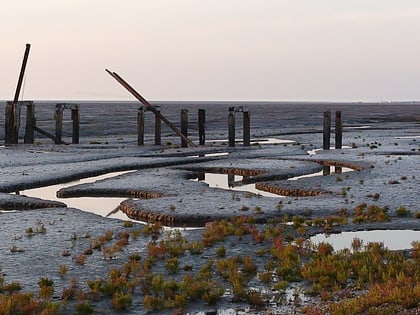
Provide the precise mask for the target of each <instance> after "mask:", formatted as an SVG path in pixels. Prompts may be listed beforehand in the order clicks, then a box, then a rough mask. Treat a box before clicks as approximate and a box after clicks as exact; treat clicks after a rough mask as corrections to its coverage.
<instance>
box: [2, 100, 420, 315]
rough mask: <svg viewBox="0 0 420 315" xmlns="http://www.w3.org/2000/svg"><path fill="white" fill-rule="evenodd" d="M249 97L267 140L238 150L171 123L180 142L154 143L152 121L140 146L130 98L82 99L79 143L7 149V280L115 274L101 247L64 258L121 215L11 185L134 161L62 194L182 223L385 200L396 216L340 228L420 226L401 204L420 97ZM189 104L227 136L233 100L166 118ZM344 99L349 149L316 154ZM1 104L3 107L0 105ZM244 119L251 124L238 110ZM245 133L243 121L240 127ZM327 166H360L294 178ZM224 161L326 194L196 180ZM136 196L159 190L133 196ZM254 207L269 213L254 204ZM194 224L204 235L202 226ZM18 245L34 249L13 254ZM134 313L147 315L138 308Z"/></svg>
mask: <svg viewBox="0 0 420 315" xmlns="http://www.w3.org/2000/svg"><path fill="white" fill-rule="evenodd" d="M241 105H243V104H241ZM245 105H246V106H247V107H248V108H249V110H250V113H251V121H252V132H251V134H252V138H255V139H256V140H257V141H258V140H259V144H255V143H254V145H252V146H251V147H248V148H246V147H243V146H242V145H241V144H240V143H238V144H237V146H236V147H235V148H228V147H227V145H226V143H224V142H213V141H210V140H208V141H207V145H206V146H204V147H197V148H187V149H181V148H179V145H178V143H179V140H178V139H177V138H176V137H174V136H173V134H172V133H171V132H170V131H164V134H163V138H162V143H164V144H169V143H170V145H164V146H162V147H156V146H153V145H151V143H152V141H153V140H152V139H153V135H152V134H151V131H150V130H149V129H146V132H148V133H147V137H146V139H147V143H146V146H144V147H138V146H136V135H135V115H136V109H135V108H136V105H133V103H131V104H120V106H121V108H120V109H121V110H118V111H116V110H115V111H114V112H112V111H110V110H109V108H110V105H103V104H102V105H101V104H99V105H98V104H84V105H83V104H82V106H81V115H82V116H81V117H82V120H81V121H82V125H81V143H80V144H79V145H68V146H66V145H60V146H58V145H53V144H51V141H50V140H48V139H42V138H40V139H37V143H36V144H34V145H23V144H19V145H17V146H8V147H0V209H2V210H4V211H2V212H1V213H0V224H1V225H2V228H1V230H0V237H1V239H2V240H3V241H2V243H1V246H0V257H1V262H0V269H1V270H2V272H3V273H4V274H5V278H6V280H7V281H20V282H21V283H23V284H24V289H25V290H29V291H31V290H32V291H34V290H36V283H37V281H38V279H39V277H40V276H48V277H50V278H53V279H54V280H55V281H56V283H57V285H58V289H60V288H63V287H65V285H66V283H68V279H70V277H76V278H77V279H79V281H80V282H81V283H83V281H84V280H85V279H87V278H88V277H90V278H92V277H93V276H95V275H98V276H100V275H103V274H105V273H106V271H107V270H109V269H110V268H112V266H113V264H114V263H117V262H118V261H117V260H115V261H114V260H111V261H109V260H104V259H101V257H100V254H95V255H93V256H91V257H89V263H88V264H86V265H85V266H83V267H80V266H79V265H77V264H75V263H74V260H72V257H63V256H61V253H62V252H63V250H66V249H67V250H70V251H71V253H72V255H73V257H74V255H76V254H77V253H79V252H81V251H82V249H83V248H84V247H86V246H88V243H89V241H88V238H86V237H84V236H86V235H92V236H95V235H100V234H102V233H104V231H106V230H113V231H119V230H123V229H124V228H123V226H122V222H121V221H119V220H116V219H109V218H103V217H101V216H98V215H95V214H92V213H88V212H84V211H79V210H77V209H72V208H66V207H65V205H64V204H65V203H66V199H65V198H62V199H61V202H63V203H64V204H59V203H57V202H56V201H46V200H38V199H35V198H28V197H25V196H22V195H14V194H10V193H13V192H15V191H22V190H25V189H29V188H35V187H41V186H46V185H50V184H54V183H60V182H68V181H71V180H74V179H79V178H85V177H90V176H94V175H100V174H106V173H108V172H114V171H124V170H136V172H132V173H129V174H125V175H121V176H118V177H115V178H110V179H104V180H100V181H97V182H95V183H91V184H83V185H77V184H76V185H74V186H72V187H69V188H66V189H63V190H61V191H60V193H59V194H60V195H61V196H63V197H69V196H77V197H79V196H106V195H113V196H119V197H123V198H127V200H126V201H124V202H123V205H124V206H125V209H127V208H129V209H130V210H132V211H134V212H137V213H143V218H144V215H146V218H148V219H156V218H165V220H166V221H165V222H169V223H170V224H172V225H174V226H181V227H184V226H202V225H204V224H205V223H206V222H209V221H212V220H214V219H219V218H229V217H230V216H232V215H249V216H253V217H256V218H257V219H258V221H259V222H261V223H264V222H265V221H266V220H269V219H271V218H278V217H279V216H284V215H285V214H288V215H290V216H293V215H301V214H305V215H306V216H308V217H312V218H316V217H326V216H328V215H334V214H337V211H338V210H339V209H343V208H345V209H347V210H348V211H352V210H353V209H354V208H355V206H356V205H358V204H361V203H367V204H376V205H379V206H381V207H383V206H387V207H388V208H389V212H388V213H389V215H390V216H391V218H392V220H391V221H390V222H386V223H369V224H357V225H355V224H348V225H345V226H340V227H339V228H337V231H339V230H348V231H350V230H366V229H379V228H380V229H411V230H417V231H419V230H420V221H419V220H418V219H413V218H412V217H399V216H397V214H396V209H397V208H398V207H401V206H403V207H405V208H406V209H408V210H409V211H410V212H411V213H415V212H418V211H419V210H420V209H419V194H418V191H419V187H420V185H419V184H420V159H419V155H420V132H419V130H420V128H419V126H420V105H401V104H399V105H398V104H395V105H389V104H388V105H381V104H375V105H368V104H365V105H360V104H359V105H357V104H356V105H355V104H351V105H348V104H340V105H338V106H336V105H331V104H327V105H320V104H317V105H314V104H306V105H300V106H296V105H294V106H291V105H286V104H283V105H278V106H277V107H276V106H274V105H273V104H266V105H265V107H264V106H257V105H255V104H245ZM3 106H4V104H3ZM48 106H50V107H49V108H50V109H51V108H52V106H51V104H47V105H45V106H44V107H42V106H40V109H39V111H38V110H37V113H39V114H38V115H39V117H40V118H39V125H40V126H42V125H45V126H52V125H53V123H52V118H51V117H50V116H49V114H52V113H50V111H49V110H48ZM182 107H185V108H190V113H191V114H190V115H191V116H193V115H195V114H194V113H195V111H196V109H197V108H199V107H204V108H206V109H207V110H208V116H209V117H208V119H207V131H206V133H207V139H226V133H227V128H226V126H225V118H227V115H226V113H227V107H228V105H222V104H216V105H214V104H204V106H203V104H200V105H197V104H189V103H186V104H177V105H171V106H169V105H168V104H163V111H162V112H163V113H164V114H165V112H167V115H168V117H170V119H172V120H173V121H176V119H177V117H178V115H179V111H178V109H179V108H182ZM112 108H114V107H112ZM335 108H340V109H342V110H343V117H344V130H345V132H344V136H343V145H344V146H345V148H344V149H341V150H326V151H322V150H321V151H316V154H311V155H310V154H308V152H309V151H311V150H315V149H320V148H321V147H322V134H321V133H320V131H321V130H322V113H323V110H325V109H335ZM0 112H4V108H2V107H1V106H0ZM149 114H150V115H149V116H151V115H152V114H151V113H149ZM237 117H238V124H239V125H241V119H240V118H241V117H240V113H238V114H237ZM131 118H133V121H131ZM194 119H195V118H194V117H192V118H191V121H190V124H191V126H190V130H191V132H190V133H191V138H192V139H193V140H194V141H197V140H196V139H197V134H196V132H197V131H196V129H194V125H195V120H194ZM126 122H127V123H126ZM1 123H3V122H2V121H1V120H0V128H1V129H0V130H1V131H0V141H2V134H1V132H2V131H3V129H4V128H2V125H1ZM146 123H147V122H146ZM147 124H149V128H150V126H151V125H152V123H151V122H149V123H147ZM105 125H106V128H105V127H104V126H105ZM133 130H134V132H133ZM98 131H99V133H100V135H98ZM240 137H241V128H240V127H238V138H240ZM259 137H260V138H259ZM266 137H275V138H278V139H287V140H293V141H295V142H294V143H293V144H290V143H289V144H275V145H270V144H264V141H262V140H263V139H264V138H266ZM333 143H334V139H332V144H333ZM215 152H219V153H220V152H228V153H229V155H223V156H206V157H201V155H203V154H204V153H215ZM322 164H331V165H343V166H346V167H350V168H353V169H355V170H354V171H351V172H346V173H342V174H333V175H330V176H316V177H308V178H301V179H299V180H296V181H290V180H287V179H288V178H290V177H295V176H299V175H304V174H310V173H314V172H317V171H321V170H322ZM215 170H217V171H218V172H224V173H228V172H239V171H242V172H251V171H252V172H257V174H253V175H250V177H249V178H248V181H250V182H252V183H254V182H258V183H263V184H264V185H266V186H269V187H271V189H283V190H288V191H297V190H300V191H304V192H305V191H306V192H313V191H317V192H320V195H317V196H308V197H296V196H287V197H284V196H279V197H274V198H273V197H256V196H250V194H249V193H246V192H241V191H234V192H233V191H229V190H225V189H217V188H211V187H208V186H207V185H206V184H205V183H202V182H197V181H192V180H191V178H193V177H194V174H197V173H199V172H201V171H206V172H215ZM147 194H149V195H147ZM153 194H155V195H153ZM130 196H140V197H141V196H149V197H150V196H152V197H157V198H150V199H143V198H134V199H131V198H130ZM279 204H280V205H281V206H280V207H279ZM123 208H124V207H123ZM256 208H258V209H259V210H258V211H255V209H256ZM34 209H36V210H34ZM241 209H249V210H246V211H244V210H241ZM25 210H28V211H25ZM40 224H44V225H45V227H46V228H47V233H45V234H36V235H34V236H32V237H27V236H26V235H25V229H26V228H28V227H34V228H35V227H36V226H37V225H40ZM134 228H135V227H134ZM316 232H317V230H316V229H313V230H309V231H308V236H310V235H313V234H315V233H316ZM185 233H186V235H188V237H190V238H192V239H194V238H195V237H196V236H195V233H197V232H194V231H189V232H185ZM73 236H75V237H74V240H73V241H72V238H73ZM145 244H146V240H145V239H138V240H136V241H134V242H133V243H132V244H130V246H129V247H128V250H127V252H126V253H124V254H122V255H124V256H125V257H127V255H128V254H129V253H130V252H134V251H140V252H142V251H144V246H145ZM12 246H17V247H19V248H22V249H24V250H25V251H24V252H21V253H11V252H10V248H11V247H12ZM245 247H246V246H245ZM244 250H245V249H244ZM61 264H69V265H70V266H71V268H70V271H69V276H68V277H66V279H61V278H60V277H59V275H58V266H60V265H61ZM58 296H59V295H57V298H58ZM200 307H202V306H200ZM226 307H227V308H228V307H229V303H228V304H227V306H226ZM234 307H235V306H234ZM132 313H133V314H137V313H136V312H135V311H133V312H132ZM138 314H140V313H138Z"/></svg>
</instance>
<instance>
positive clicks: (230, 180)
mask: <svg viewBox="0 0 420 315" xmlns="http://www.w3.org/2000/svg"><path fill="white" fill-rule="evenodd" d="M243 178H244V177H243V176H238V175H230V174H215V173H200V174H198V176H197V178H195V179H192V180H194V181H200V182H204V183H206V184H207V185H208V186H209V187H212V188H220V189H226V190H231V191H245V192H250V193H253V194H256V195H261V196H264V197H275V198H279V197H282V196H280V195H276V194H272V193H269V192H265V191H262V190H258V189H257V188H255V184H244V183H243Z"/></svg>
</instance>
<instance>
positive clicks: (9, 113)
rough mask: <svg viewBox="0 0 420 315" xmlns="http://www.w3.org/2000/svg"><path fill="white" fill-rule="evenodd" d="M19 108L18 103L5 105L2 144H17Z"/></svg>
mask: <svg viewBox="0 0 420 315" xmlns="http://www.w3.org/2000/svg"><path fill="white" fill-rule="evenodd" d="M19 124H20V106H19V105H18V102H7V103H6V121H5V124H4V127H5V130H4V131H5V137H4V143H5V144H6V145H7V144H17V143H18V139H19Z"/></svg>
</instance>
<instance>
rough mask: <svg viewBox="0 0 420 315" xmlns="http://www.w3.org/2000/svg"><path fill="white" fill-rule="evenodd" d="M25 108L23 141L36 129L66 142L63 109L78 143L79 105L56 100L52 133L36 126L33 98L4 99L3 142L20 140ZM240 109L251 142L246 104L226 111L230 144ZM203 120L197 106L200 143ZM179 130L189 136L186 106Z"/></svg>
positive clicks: (140, 120) (246, 141)
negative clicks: (5, 100) (20, 99)
mask: <svg viewBox="0 0 420 315" xmlns="http://www.w3.org/2000/svg"><path fill="white" fill-rule="evenodd" d="M22 108H26V125H25V135H24V143H27V144H31V143H34V140H35V131H36V132H38V133H40V134H42V135H44V136H46V137H48V138H50V139H52V140H53V141H54V142H55V143H56V144H65V142H64V141H63V140H62V130H63V115H64V110H70V111H71V119H72V122H73V132H72V143H73V144H77V143H79V134H80V133H79V130H80V114H79V105H78V104H70V103H59V104H57V105H56V107H55V115H54V118H55V135H53V134H51V133H49V132H47V131H45V130H43V129H41V128H39V127H38V126H37V125H36V118H35V104H34V102H33V101H19V102H17V103H15V102H7V103H6V120H5V144H6V145H8V144H18V140H19V127H20V114H21V109H22ZM154 108H155V110H157V111H158V112H160V107H159V106H155V107H154ZM145 111H147V107H143V106H141V107H140V108H139V109H138V112H137V144H138V145H139V146H142V145H144V130H145V124H144V115H145ZM237 112H242V113H243V145H244V146H250V145H251V139H250V126H251V124H250V115H249V112H248V110H247V109H246V108H244V107H242V106H240V107H230V108H229V113H228V142H229V146H230V147H234V146H235V142H236V139H235V113H237ZM205 124H206V110H205V109H199V110H198V138H199V144H200V145H205V139H206V136H205V130H206V127H205ZM154 132H155V137H154V140H155V141H154V142H155V145H161V144H162V140H161V119H159V117H158V116H156V115H155V130H154ZM181 133H182V134H183V135H185V136H186V137H187V136H188V109H181ZM181 146H182V147H187V146H188V143H187V142H186V141H185V140H184V139H181Z"/></svg>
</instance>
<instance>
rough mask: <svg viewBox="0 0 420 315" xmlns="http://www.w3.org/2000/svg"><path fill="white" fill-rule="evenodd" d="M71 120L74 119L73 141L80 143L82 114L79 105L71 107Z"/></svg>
mask: <svg viewBox="0 0 420 315" xmlns="http://www.w3.org/2000/svg"><path fill="white" fill-rule="evenodd" d="M71 120H72V121H73V133H72V143H73V144H78V143H79V137H80V114H79V106H78V105H75V107H74V108H72V109H71Z"/></svg>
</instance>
